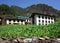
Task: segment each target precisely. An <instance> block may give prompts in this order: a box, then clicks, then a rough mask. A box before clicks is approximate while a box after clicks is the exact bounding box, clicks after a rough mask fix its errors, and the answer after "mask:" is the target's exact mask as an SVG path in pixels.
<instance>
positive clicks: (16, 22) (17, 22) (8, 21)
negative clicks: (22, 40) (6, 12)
mask: <svg viewBox="0 0 60 43" xmlns="http://www.w3.org/2000/svg"><path fill="white" fill-rule="evenodd" d="M6 24H23V25H25V20H23V19H6Z"/></svg>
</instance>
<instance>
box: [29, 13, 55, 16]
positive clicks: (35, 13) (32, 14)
mask: <svg viewBox="0 0 60 43" xmlns="http://www.w3.org/2000/svg"><path fill="white" fill-rule="evenodd" d="M34 15H44V16H51V17H55V15H53V14H41V13H32V14H31V16H30V17H33V16H34Z"/></svg>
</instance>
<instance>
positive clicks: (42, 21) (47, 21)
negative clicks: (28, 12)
mask: <svg viewBox="0 0 60 43" xmlns="http://www.w3.org/2000/svg"><path fill="white" fill-rule="evenodd" d="M40 22H41V21H40V20H39V23H40ZM47 22H48V23H50V21H45V23H46V24H47ZM42 23H44V20H42ZM51 23H53V21H51Z"/></svg>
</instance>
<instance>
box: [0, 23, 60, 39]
mask: <svg viewBox="0 0 60 43" xmlns="http://www.w3.org/2000/svg"><path fill="white" fill-rule="evenodd" d="M33 36H37V37H44V36H48V37H53V38H56V37H60V22H56V23H55V24H50V25H47V26H41V25H40V26H37V25H6V26H0V37H7V38H12V37H33Z"/></svg>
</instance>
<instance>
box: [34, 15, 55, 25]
mask: <svg viewBox="0 0 60 43" xmlns="http://www.w3.org/2000/svg"><path fill="white" fill-rule="evenodd" d="M39 16H40V18H39ZM42 17H43V18H42ZM46 17H47V18H46ZM49 18H50V19H49ZM39 20H40V22H39ZM43 21H44V22H43ZM46 21H47V22H46ZM34 22H35V24H36V25H39V24H40V25H48V24H50V23H54V18H53V17H49V16H42V15H35V16H34Z"/></svg>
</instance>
